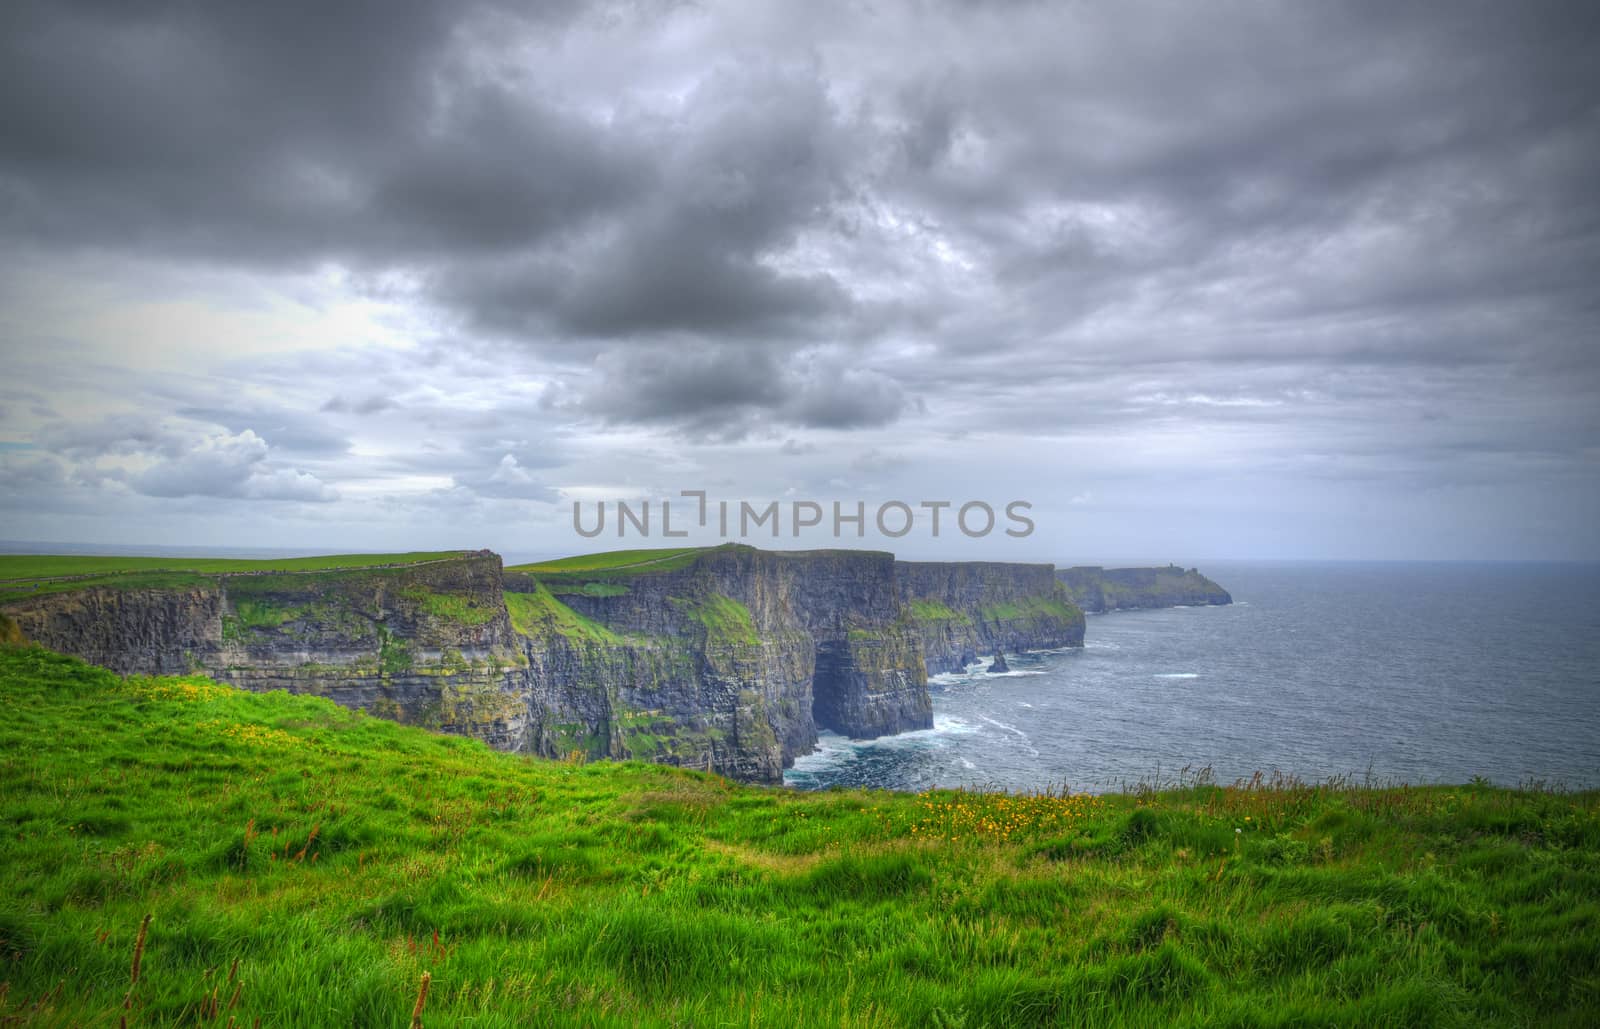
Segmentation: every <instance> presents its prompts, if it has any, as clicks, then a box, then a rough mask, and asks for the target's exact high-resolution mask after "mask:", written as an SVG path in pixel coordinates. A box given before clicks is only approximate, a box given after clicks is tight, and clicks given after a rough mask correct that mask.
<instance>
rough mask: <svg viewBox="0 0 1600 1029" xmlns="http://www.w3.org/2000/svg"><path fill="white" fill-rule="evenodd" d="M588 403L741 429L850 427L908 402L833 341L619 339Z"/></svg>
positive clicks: (736, 433)
mask: <svg viewBox="0 0 1600 1029" xmlns="http://www.w3.org/2000/svg"><path fill="white" fill-rule="evenodd" d="M597 369H598V371H599V373H600V374H599V376H598V378H597V379H596V381H595V382H594V383H593V385H592V386H591V387H590V389H589V390H588V392H587V393H586V394H585V395H584V396H583V397H582V398H581V400H580V405H581V410H583V411H585V412H589V413H592V414H597V415H599V416H601V417H603V418H605V419H608V420H610V421H617V422H641V423H657V424H666V425H671V426H675V427H679V428H681V429H683V430H684V431H686V432H687V433H688V434H689V435H718V434H721V435H723V436H728V437H732V438H738V437H741V436H743V435H744V434H745V433H747V432H748V431H750V430H752V429H753V428H755V427H757V426H759V425H766V424H777V425H797V426H805V427H811V428H824V429H850V428H859V427H863V426H875V425H886V424H888V423H890V422H892V421H894V420H895V419H896V418H897V417H898V416H899V415H900V413H901V411H902V409H903V408H904V406H905V394H904V391H903V390H902V389H901V387H900V386H899V385H898V384H897V383H896V382H895V381H894V380H892V379H891V378H889V377H888V376H886V375H884V374H882V373H880V372H877V371H873V370H871V369H865V368H856V367H852V366H851V365H850V363H849V358H848V356H847V355H841V354H838V353H835V352H829V351H826V350H823V351H815V350H802V351H798V352H794V353H783V352H781V351H780V350H779V349H778V348H776V347H770V346H769V347H764V348H755V347H733V346H720V347H689V348H685V347H681V346H680V347H653V348H646V347H621V348H615V349H612V350H609V351H607V352H605V353H604V354H602V355H601V357H600V360H599V361H598V363H597Z"/></svg>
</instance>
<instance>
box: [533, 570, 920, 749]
mask: <svg viewBox="0 0 1600 1029" xmlns="http://www.w3.org/2000/svg"><path fill="white" fill-rule="evenodd" d="M894 575H895V563H894V558H893V556H892V555H890V554H880V553H872V552H866V551H807V552H796V553H783V552H771V551H759V550H755V549H753V548H751V547H742V546H729V547H717V548H714V549H711V550H707V551H702V552H699V553H698V554H696V555H694V556H693V557H692V559H691V560H688V561H686V562H684V561H671V560H669V561H666V562H663V563H660V564H656V565H651V564H645V565H641V566H624V567H619V568H611V569H604V568H602V569H588V570H574V571H571V572H564V571H560V570H555V571H546V572H525V571H520V570H517V569H512V570H510V571H508V572H507V575H506V589H507V603H508V604H509V605H510V606H511V608H512V610H513V612H516V611H518V610H519V609H520V610H524V611H526V612H528V614H527V615H525V616H523V617H522V618H519V621H522V622H523V623H524V624H525V626H526V629H527V633H528V638H529V640H530V654H531V657H532V663H533V665H534V666H535V667H541V666H544V665H545V664H546V663H547V662H551V661H552V660H553V661H554V662H555V663H556V664H557V665H562V666H563V667H564V669H565V670H564V671H563V672H562V673H561V674H558V675H553V676H546V677H543V679H544V681H545V683H546V684H547V685H548V686H549V687H552V688H551V689H550V690H549V691H548V694H547V696H546V697H545V698H544V700H543V702H542V703H541V704H540V705H539V706H540V707H541V709H542V712H543V713H544V714H545V717H544V719H543V721H542V723H541V730H540V734H539V738H538V745H537V748H536V749H539V750H542V751H544V752H547V753H560V752H562V751H563V750H564V749H567V748H568V747H572V748H573V749H582V750H586V751H588V752H589V753H593V754H597V755H602V756H613V757H623V756H633V757H642V758H647V759H651V760H657V761H666V762H670V763H674V764H689V765H695V766H709V767H711V768H715V769H719V770H722V771H725V772H727V773H728V774H731V775H735V776H737V777H739V778H745V779H767V780H775V779H777V778H780V777H781V775H782V770H783V768H784V767H785V766H787V765H788V764H790V763H792V762H793V760H794V758H795V757H797V756H799V755H800V754H804V753H807V752H809V751H810V750H811V748H812V747H813V746H814V744H815V743H816V738H817V729H818V728H819V727H820V728H826V729H832V730H834V731H836V732H839V733H843V734H845V735H848V736H855V737H872V736H882V735H887V734H890V733H897V732H904V731H907V730H910V729H921V728H927V727H928V726H930V725H931V724H932V720H933V711H932V704H931V701H930V699H929V697H928V691H927V673H926V671H925V668H924V664H923V661H922V656H921V653H920V651H919V649H918V637H917V635H916V632H915V630H914V627H913V626H912V625H911V623H910V622H909V621H908V620H907V619H905V618H904V617H903V611H902V607H901V604H900V600H899V595H898V592H897V590H896V588H895V578H894ZM565 612H570V616H568V615H567V614H565ZM564 622H566V623H574V622H575V623H576V628H574V625H573V624H565V625H564V624H563V623H564ZM574 641H578V642H577V646H576V653H573V651H574ZM569 655H570V656H569ZM573 657H575V658H576V660H575V661H574V660H572V658H573ZM562 684H567V685H566V686H563V685H562ZM580 740H581V744H579V745H577V746H574V744H578V743H579V741H580Z"/></svg>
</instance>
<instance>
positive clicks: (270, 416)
mask: <svg viewBox="0 0 1600 1029" xmlns="http://www.w3.org/2000/svg"><path fill="white" fill-rule="evenodd" d="M324 410H328V408H327V407H326V406H325V407H324ZM376 410H381V408H373V407H369V408H366V409H364V410H362V411H361V412H360V413H363V414H370V413H372V412H373V411H376ZM178 413H179V414H181V415H183V416H184V417H185V418H193V419H195V420H196V421H202V422H210V423H211V424H213V425H220V426H222V427H223V428H224V429H227V430H228V431H229V432H233V433H241V432H254V433H255V434H256V435H258V436H260V437H262V438H264V439H265V440H266V441H267V442H268V443H270V444H271V445H272V446H273V448H275V449H277V450H280V451H292V452H294V453H298V454H305V455H314V456H326V455H331V454H342V453H344V452H345V451H347V450H349V449H350V441H349V440H348V439H346V438H345V437H344V436H342V435H340V434H338V433H336V432H334V431H332V430H331V429H328V428H324V427H322V426H320V425H318V424H317V422H316V419H315V418H314V416H313V415H312V414H311V413H310V412H309V411H295V410H289V409H287V408H259V407H239V408H231V407H223V408H218V407H181V408H179V409H178Z"/></svg>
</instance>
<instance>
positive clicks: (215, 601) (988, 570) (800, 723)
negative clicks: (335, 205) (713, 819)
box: [5, 545, 1083, 782]
mask: <svg viewBox="0 0 1600 1029" xmlns="http://www.w3.org/2000/svg"><path fill="white" fill-rule="evenodd" d="M669 554H670V556H668V557H664V558H660V559H646V560H641V561H632V562H624V563H613V564H609V565H608V564H607V563H606V562H603V561H602V562H598V563H595V564H593V565H591V566H589V567H584V566H585V562H583V561H579V562H576V563H561V562H557V563H554V564H553V565H547V566H527V567H523V568H510V569H505V568H502V567H501V562H500V559H499V557H498V556H496V555H494V554H492V553H489V552H487V551H480V552H477V553H473V554H466V555H462V556H459V557H449V558H444V559H438V560H430V561H422V562H418V563H414V564H404V565H395V566H384V567H373V568H350V569H339V570H331V571H295V572H290V571H260V572H241V573H232V572H230V573H216V574H201V573H181V574H174V575H171V576H168V577H166V578H163V579H162V580H161V581H160V582H153V581H152V580H151V579H149V578H148V577H146V578H134V577H129V578H126V579H125V580H120V579H118V578H117V577H115V576H112V577H110V578H109V579H107V578H102V579H99V580H95V581H94V582H93V583H88V582H86V583H84V584H83V585H82V586H79V585H78V584H77V583H67V584H63V583H59V582H57V583H53V584H50V585H51V588H50V589H49V590H47V591H43V592H39V593H37V594H36V595H30V594H25V593H21V592H20V591H16V590H13V592H12V594H11V595H10V596H9V597H8V598H7V599H6V606H5V617H6V623H5V626H6V628H5V631H6V633H7V635H8V636H11V635H16V636H19V637H21V636H25V637H26V638H27V639H29V640H32V641H33V642H36V643H39V644H41V645H44V646H47V647H50V648H52V649H55V650H59V651H62V652H65V653H70V654H74V655H77V656H79V657H82V658H84V659H85V660H88V661H91V662H93V663H95V664H100V665H103V666H105V667H107V668H111V669H114V670H116V671H118V672H123V673H139V674H174V673H177V674H183V673H189V672H199V673H204V674H206V675H209V676H212V677H214V678H216V679H218V680H219V681H222V682H227V683H231V684H233V685H236V686H239V687H241V688H244V689H249V690H273V689H284V690H289V691H291V692H297V693H314V694H317V695H321V696H325V697H328V698H329V699H332V700H334V701H337V702H338V703H340V704H344V705H346V706H348V707H352V708H359V709H361V710H365V711H368V712H371V713H373V714H377V715H381V716H383V717H387V718H393V719H397V720H400V721H405V722H410V723H414V724H418V725H423V726H426V727H429V728H434V729H438V730H440V731H444V732H453V733H459V734H463V735H470V736H474V737H477V738H479V739H482V740H484V741H486V742H488V743H489V744H490V745H492V746H494V747H497V748H500V749H504V750H514V751H525V752H532V753H538V754H543V755H547V756H563V757H565V756H571V755H573V754H574V753H575V752H576V753H577V754H580V755H583V756H586V757H590V758H638V759H643V760H649V761H657V762H663V763H669V764H676V765H683V766H688V767H695V768H706V769H709V770H713V771H718V772H721V773H723V774H726V775H729V776H731V777H734V778H738V779H743V780H751V781H763V782H774V781H778V780H779V779H781V777H782V774H783V769H784V768H785V767H786V766H788V765H789V764H791V763H792V762H793V761H794V759H795V758H796V757H798V756H799V755H801V754H804V753H807V752H809V751H810V750H811V749H812V748H813V747H814V746H815V744H816V739H817V733H818V730H819V729H829V730H833V731H835V732H838V733H842V734H844V735H848V736H852V737H857V738H863V737H874V736H882V735H888V734H891V733H898V732H905V731H908V730H913V729H922V728H927V727H929V726H931V725H932V720H933V712H932V703H931V699H930V697H929V693H928V687H927V676H928V674H929V672H930V671H949V670H953V669H957V668H960V667H963V666H964V665H965V664H967V663H971V662H973V661H976V660H977V655H978V654H979V653H995V652H997V651H999V650H1002V649H1003V650H1008V651H1010V652H1012V653H1016V652H1018V651H1023V650H1030V649H1038V648H1047V647H1061V646H1074V645H1081V644H1082V642H1083V615H1082V612H1080V611H1079V610H1078V609H1077V608H1076V607H1075V606H1073V604H1072V603H1071V601H1070V599H1069V598H1068V595H1067V593H1066V591H1065V589H1064V587H1063V586H1062V584H1061V583H1059V582H1058V581H1057V580H1056V578H1055V573H1054V569H1053V568H1052V567H1051V566H1049V565H1018V564H999V563H991V562H978V563H962V564H949V563H921V562H919V563H907V562H897V561H896V560H895V559H894V557H893V555H891V554H887V553H877V552H871V551H853V550H852V551H844V550H840V551H827V550H823V551H798V552H776V551H761V550H756V549H754V548H752V547H747V546H739V545H727V546H722V547H715V548H711V549H706V550H698V551H694V550H689V551H681V552H669ZM124 583H125V584H124Z"/></svg>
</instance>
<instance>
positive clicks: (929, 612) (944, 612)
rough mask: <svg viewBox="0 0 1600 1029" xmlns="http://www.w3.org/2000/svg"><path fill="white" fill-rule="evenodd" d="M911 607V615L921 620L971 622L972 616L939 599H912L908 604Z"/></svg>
mask: <svg viewBox="0 0 1600 1029" xmlns="http://www.w3.org/2000/svg"><path fill="white" fill-rule="evenodd" d="M906 606H907V607H909V608H910V609H911V617H912V618H915V619H916V620H917V621H919V622H965V623H968V624H970V623H971V622H972V619H971V618H968V617H967V616H966V615H964V614H962V613H961V612H960V611H957V610H955V609H954V608H951V607H947V606H945V605H944V604H941V603H939V602H938V601H937V600H912V601H909V602H908V603H907V605H906Z"/></svg>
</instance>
